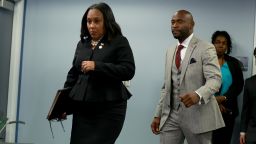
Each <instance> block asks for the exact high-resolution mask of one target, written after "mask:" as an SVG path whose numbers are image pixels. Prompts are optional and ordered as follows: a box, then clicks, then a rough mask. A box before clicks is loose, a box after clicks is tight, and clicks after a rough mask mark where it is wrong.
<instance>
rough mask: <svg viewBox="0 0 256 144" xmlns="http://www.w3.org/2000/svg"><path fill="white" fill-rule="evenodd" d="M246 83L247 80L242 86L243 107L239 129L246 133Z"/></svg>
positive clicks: (247, 99)
mask: <svg viewBox="0 0 256 144" xmlns="http://www.w3.org/2000/svg"><path fill="white" fill-rule="evenodd" d="M248 94H249V93H248V82H247V80H246V81H245V85H244V95H243V107H242V113H241V127H240V131H241V132H246V131H247V126H248V121H249V118H248V112H249V106H248V104H249V96H248Z"/></svg>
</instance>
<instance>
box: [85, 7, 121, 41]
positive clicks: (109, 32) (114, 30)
mask: <svg viewBox="0 0 256 144" xmlns="http://www.w3.org/2000/svg"><path fill="white" fill-rule="evenodd" d="M91 9H97V10H99V11H100V12H101V13H102V15H103V19H104V27H105V30H106V37H107V39H108V40H111V39H112V38H114V37H115V36H117V35H122V31H121V28H120V26H119V25H118V23H117V22H116V21H115V17H114V14H113V12H112V10H111V8H110V7H109V6H108V5H107V4H106V3H98V4H93V5H91V6H90V7H89V8H88V9H87V10H86V11H85V13H84V15H83V19H82V23H81V33H80V38H81V41H82V42H84V40H85V38H86V37H88V38H91V36H90V34H89V31H88V28H87V15H88V12H89V10H91Z"/></svg>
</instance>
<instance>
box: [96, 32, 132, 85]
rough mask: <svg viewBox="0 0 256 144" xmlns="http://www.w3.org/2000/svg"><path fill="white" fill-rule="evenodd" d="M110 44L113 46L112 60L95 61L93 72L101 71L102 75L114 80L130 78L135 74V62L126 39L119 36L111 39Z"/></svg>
mask: <svg viewBox="0 0 256 144" xmlns="http://www.w3.org/2000/svg"><path fill="white" fill-rule="evenodd" d="M112 46H114V47H115V49H116V51H115V52H116V53H115V54H114V55H113V56H116V59H115V61H114V62H102V61H95V69H94V72H97V73H102V74H103V75H105V76H107V77H109V78H111V79H114V80H121V81H125V80H130V79H132V78H133V76H134V74H135V63H134V58H133V53H132V50H131V47H130V45H129V42H128V40H127V39H126V38H125V37H123V36H120V37H118V38H116V39H113V40H112Z"/></svg>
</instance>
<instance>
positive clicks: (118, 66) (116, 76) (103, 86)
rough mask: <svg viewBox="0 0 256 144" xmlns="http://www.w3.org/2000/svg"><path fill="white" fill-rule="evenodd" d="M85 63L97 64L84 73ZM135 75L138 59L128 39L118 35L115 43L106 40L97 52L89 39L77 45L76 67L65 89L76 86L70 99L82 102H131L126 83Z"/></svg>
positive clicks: (74, 61) (71, 71)
mask: <svg viewBox="0 0 256 144" xmlns="http://www.w3.org/2000/svg"><path fill="white" fill-rule="evenodd" d="M84 60H91V61H94V62H95V70H94V71H90V72H88V73H86V74H84V73H83V72H81V63H82V61H84ZM134 74H135V63H134V57H133V53H132V50H131V47H130V45H129V42H128V40H127V39H126V38H125V37H124V36H116V37H115V38H113V39H112V40H107V38H106V37H103V38H102V40H101V41H100V42H99V43H98V45H97V46H96V47H95V49H94V50H92V48H91V45H90V39H89V38H87V39H86V40H85V42H84V43H82V42H81V41H80V42H79V43H78V44H77V48H76V52H75V56H74V59H73V66H72V68H71V69H70V70H69V72H68V75H67V80H66V82H65V84H64V87H72V90H71V92H70V97H71V98H73V99H74V100H78V101H83V100H84V101H116V100H127V99H129V98H130V97H131V94H130V93H129V91H128V90H127V89H126V87H125V86H124V85H123V83H122V81H126V80H130V79H132V78H133V76H134Z"/></svg>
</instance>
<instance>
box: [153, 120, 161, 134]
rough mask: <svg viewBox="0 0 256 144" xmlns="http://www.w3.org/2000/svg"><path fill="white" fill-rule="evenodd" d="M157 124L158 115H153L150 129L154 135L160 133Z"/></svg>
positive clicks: (158, 122)
mask: <svg viewBox="0 0 256 144" xmlns="http://www.w3.org/2000/svg"><path fill="white" fill-rule="evenodd" d="M159 125H160V117H154V119H153V121H152V123H151V130H152V132H153V133H154V134H156V135H157V134H159V133H160V130H159Z"/></svg>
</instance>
